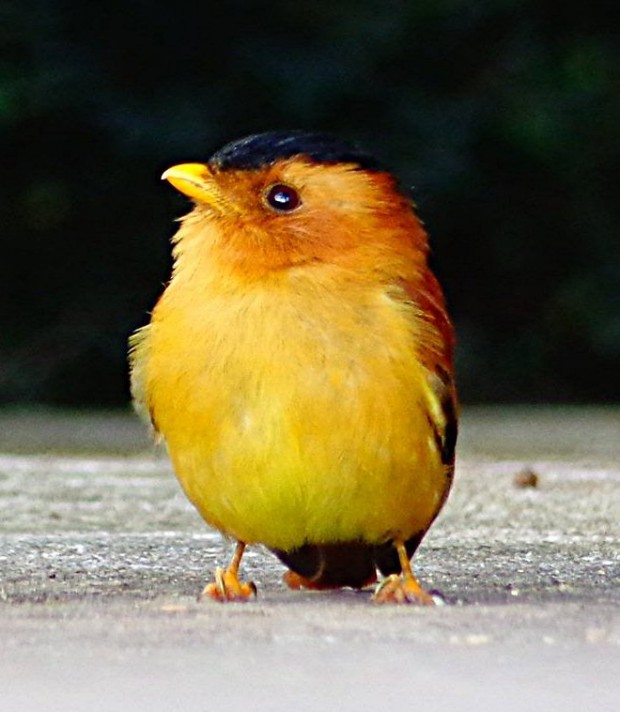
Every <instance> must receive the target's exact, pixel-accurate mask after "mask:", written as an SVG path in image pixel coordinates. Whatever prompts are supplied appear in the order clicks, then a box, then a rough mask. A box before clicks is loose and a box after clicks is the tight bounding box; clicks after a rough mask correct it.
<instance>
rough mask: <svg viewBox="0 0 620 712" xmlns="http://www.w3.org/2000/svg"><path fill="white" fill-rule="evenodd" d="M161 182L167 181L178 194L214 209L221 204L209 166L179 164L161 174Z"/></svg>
mask: <svg viewBox="0 0 620 712" xmlns="http://www.w3.org/2000/svg"><path fill="white" fill-rule="evenodd" d="M161 179H162V180H167V181H168V182H169V183H170V185H172V186H174V187H175V188H176V189H177V190H178V191H179V192H181V193H183V194H184V195H187V196H188V197H189V198H193V199H194V200H198V201H200V202H201V203H207V204H208V205H211V206H213V207H216V206H217V205H218V204H219V203H220V202H221V195H220V191H219V190H218V187H217V185H216V183H215V181H214V180H213V174H212V173H211V170H210V168H209V166H206V165H204V164H203V163H180V164H179V165H178V166H172V167H171V168H168V169H167V170H165V171H164V172H163V173H162V176H161Z"/></svg>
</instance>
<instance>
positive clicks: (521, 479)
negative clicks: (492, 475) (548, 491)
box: [512, 468, 540, 489]
mask: <svg viewBox="0 0 620 712" xmlns="http://www.w3.org/2000/svg"><path fill="white" fill-rule="evenodd" d="M539 479H540V478H539V476H538V474H537V473H536V472H534V470H531V469H529V468H526V469H525V470H521V471H520V472H517V474H516V475H515V476H514V477H513V478H512V484H513V485H514V486H515V487H518V488H519V489H527V488H528V487H534V488H535V487H538V482H539Z"/></svg>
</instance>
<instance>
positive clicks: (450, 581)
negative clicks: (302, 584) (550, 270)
mask: <svg viewBox="0 0 620 712" xmlns="http://www.w3.org/2000/svg"><path fill="white" fill-rule="evenodd" d="M462 422H463V426H462V435H461V440H460V448H459V464H458V470H457V479H456V485H455V488H454V491H453V494H452V496H451V498H450V500H449V503H448V505H447V506H446V508H445V510H444V512H443V514H442V515H441V517H440V518H439V520H438V521H437V523H436V525H435V526H434V527H433V529H432V530H431V532H430V534H429V535H428V537H427V539H426V540H425V541H424V543H423V545H422V547H421V548H420V551H419V554H418V555H417V556H416V559H415V562H416V568H417V571H418V574H419V578H420V580H421V581H422V582H423V583H424V585H425V586H426V587H427V588H433V589H437V590H439V591H441V592H442V594H443V596H444V598H445V600H446V603H447V605H443V606H437V607H436V608H434V609H420V608H416V607H411V606H405V607H398V606H397V607H390V606H383V607H381V606H374V605H371V604H370V603H369V601H368V598H369V593H368V592H361V593H360V592H357V593H356V592H352V591H342V592H336V593H321V594H317V593H299V592H291V591H288V590H287V589H285V588H284V587H283V585H282V584H281V582H280V577H281V575H282V572H283V568H282V567H281V566H280V565H279V564H278V562H277V561H276V560H275V558H274V557H273V556H271V555H270V554H269V553H268V552H265V551H262V550H260V549H253V550H250V551H249V552H248V554H247V556H246V558H245V559H244V570H245V572H246V574H247V577H248V578H251V579H252V580H254V581H255V582H256V584H257V585H258V587H259V598H258V599H257V600H256V601H255V602H252V603H248V604H232V605H221V604H217V603H209V602H206V603H205V602H201V603H199V602H197V600H196V594H197V593H198V592H199V591H200V590H201V588H202V586H203V584H204V581H205V579H206V577H207V576H208V575H209V573H210V572H211V571H212V569H213V568H214V566H215V565H216V563H222V562H225V561H226V560H227V557H228V555H229V553H230V545H229V544H227V543H225V542H223V541H222V539H221V538H220V537H219V535H217V534H216V533H214V532H211V531H209V530H208V529H207V528H206V526H205V525H204V524H203V522H202V521H201V520H200V518H199V517H198V515H197V514H196V513H195V512H194V511H193V509H192V507H191V506H190V505H189V504H188V503H187V502H186V500H185V498H184V496H183V495H182V494H181V492H180V490H179V488H178V486H177V483H176V481H175V479H174V476H173V474H172V472H171V470H170V467H169V465H168V463H167V461H166V459H165V457H164V455H163V453H161V452H158V451H157V450H155V449H154V448H153V447H152V446H151V445H150V444H149V442H148V439H147V438H146V436H145V433H144V429H143V428H142V426H141V424H140V423H139V422H138V421H137V420H136V419H134V418H133V417H132V416H131V415H129V414H120V415H119V414H91V413H74V414H71V413H69V414H67V413H56V412H53V411H52V412H45V411H38V412H14V411H5V412H0V640H1V644H0V710H2V712H13V710H15V711H18V710H19V712H31V711H34V710H46V711H50V712H55V711H56V710H59V711H60V710H62V711H63V712H73V711H74V710H75V711H76V712H78V711H79V712H82V711H83V710H88V712H98V711H99V710H101V712H104V711H105V712H115V711H116V710H129V711H130V712H142V710H145V711H146V710H149V712H158V711H159V710H166V711H169V710H181V711H183V712H194V711H196V712H199V711H202V710H204V711H205V712H206V711H207V710H208V711H210V710H213V709H217V710H218V712H222V711H223V712H226V711H227V710H236V709H244V710H248V711H249V710H274V711H278V710H287V711H288V710H290V709H294V710H295V712H303V711H305V710H312V711H321V710H332V709H333V710H345V711H346V710H366V709H371V708H375V709H376V708H378V707H381V708H382V707H385V706H388V705H389V706H392V707H395V708H397V709H418V708H425V709H428V710H432V711H438V712H443V711H444V710H445V711H446V712H448V711H449V712H460V711H461V710H463V711H465V710H473V709H480V710H502V711H505V712H512V711H515V712H516V710H519V711H520V712H521V711H523V710H526V711H527V712H536V711H538V710H541V711H542V710H545V712H554V711H555V710H558V711H559V710H562V712H572V711H573V710H574V711H575V712H576V711H577V710H579V712H598V711H599V710H600V711H601V712H603V711H605V712H612V711H613V710H616V709H620V605H619V604H620V409H618V408H569V409H535V408H534V409H530V408H510V409H499V408H477V409H466V410H465V412H464V414H463V421H462ZM527 468H529V469H530V470H532V471H534V472H535V473H536V474H537V476H538V485H537V486H536V487H522V486H521V487H520V486H518V484H517V482H516V480H515V478H516V476H517V475H518V474H519V473H521V472H522V471H523V470H524V469H527Z"/></svg>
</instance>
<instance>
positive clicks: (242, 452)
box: [134, 266, 448, 550]
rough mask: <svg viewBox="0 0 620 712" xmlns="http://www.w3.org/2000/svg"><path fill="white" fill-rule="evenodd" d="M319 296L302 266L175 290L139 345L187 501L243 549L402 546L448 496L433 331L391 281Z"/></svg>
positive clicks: (139, 360) (138, 366)
mask: <svg viewBox="0 0 620 712" xmlns="http://www.w3.org/2000/svg"><path fill="white" fill-rule="evenodd" d="M313 269H314V268H313ZM321 269H322V268H321V267H318V266H317V267H316V270H321ZM326 269H327V268H326ZM330 284H332V285H333V286H332V287H330ZM321 285H322V288H321V289H317V274H313V275H312V276H311V277H309V275H308V274H307V270H300V272H299V274H297V273H295V271H290V272H288V273H287V274H285V275H279V276H277V277H274V278H273V279H272V280H271V281H270V282H269V283H266V282H264V281H263V282H258V283H257V284H255V285H253V286H252V287H246V288H245V289H244V290H235V289H228V290H222V289H217V290H216V289H214V288H212V287H211V286H209V284H208V283H206V284H204V285H202V286H201V288H200V289H194V290H187V289H185V288H184V289H181V288H178V287H177V285H175V282H174V280H173V282H172V283H171V285H170V286H169V287H168V289H167V291H166V292H165V293H164V295H163V297H162V299H161V300H160V302H159V304H158V305H157V307H156V309H155V310H154V313H153V319H152V323H151V325H150V326H149V327H148V328H147V329H145V330H143V332H142V336H141V337H139V339H138V342H137V345H136V354H135V357H134V363H135V365H134V369H135V372H136V374H138V375H137V376H136V378H139V380H140V381H141V383H142V388H143V391H144V395H143V398H144V400H145V401H146V403H147V404H148V407H149V409H150V411H151V414H152V417H153V419H154V422H155V424H156V427H157V429H158V430H159V431H160V432H161V434H162V435H163V437H164V438H165V440H166V443H167V446H168V449H169V453H170V456H171V459H172V462H173V465H174V468H175V470H176V473H177V475H178V477H179V480H180V481H181V484H182V486H183V488H184V490H185V492H186V493H187V495H188V497H189V498H190V499H191V501H192V502H193V503H194V504H195V505H196V507H197V508H198V510H199V511H200V513H201V514H202V516H203V517H204V519H205V520H206V521H207V522H209V523H210V524H211V525H213V526H214V527H216V528H218V529H220V530H221V531H223V532H225V533H227V534H229V535H231V536H233V537H235V538H236V539H238V540H241V541H244V542H246V543H248V542H261V543H263V544H266V545H267V546H269V547H273V548H278V549H283V550H287V549H291V548H294V547H296V546H300V545H302V544H303V543H306V542H309V543H331V542H338V541H352V540H358V539H360V540H366V541H369V542H374V543H378V542H382V541H385V540H387V539H390V538H393V537H402V538H403V539H406V538H408V537H409V536H411V535H412V534H415V533H417V532H419V531H423V530H425V529H426V528H427V527H428V526H429V524H430V522H431V521H432V519H433V517H434V516H435V514H436V513H437V511H438V509H439V507H440V504H441V502H442V500H443V497H444V495H445V492H446V490H447V487H448V481H447V477H446V471H445V467H444V466H443V465H442V463H441V459H440V456H439V454H438V453H437V451H436V447H435V446H434V439H433V432H432V427H431V425H430V424H429V412H432V411H433V407H434V404H433V399H434V396H433V394H432V393H431V390H430V388H429V385H428V382H427V374H426V372H425V370H424V368H423V367H422V366H421V365H420V362H419V359H418V356H417V347H416V344H418V343H419V342H420V340H422V339H424V338H425V334H424V333H423V330H424V328H425V323H424V321H423V320H422V319H419V318H418V315H416V314H415V312H414V309H413V307H412V306H407V305H405V304H403V303H401V302H397V301H394V300H393V299H391V298H390V297H389V295H388V294H387V293H386V290H385V288H382V287H381V286H380V285H369V284H355V283H353V282H351V283H346V282H344V283H343V282H342V280H340V281H338V280H334V281H333V283H332V282H330V278H329V275H325V276H324V278H321Z"/></svg>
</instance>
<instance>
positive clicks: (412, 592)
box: [372, 574, 435, 606]
mask: <svg viewBox="0 0 620 712" xmlns="http://www.w3.org/2000/svg"><path fill="white" fill-rule="evenodd" d="M372 601H373V603H413V604H415V605H418V606H434V605H435V601H434V600H433V597H432V596H431V594H430V593H427V592H426V591H425V590H424V589H423V588H422V586H420V584H419V583H418V582H417V580H416V579H415V577H411V578H409V577H408V576H399V575H398V574H392V575H391V576H388V577H387V578H385V579H384V580H383V581H382V582H381V583H380V584H379V585H378V586H377V588H376V589H375V592H374V594H373V597H372Z"/></svg>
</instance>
